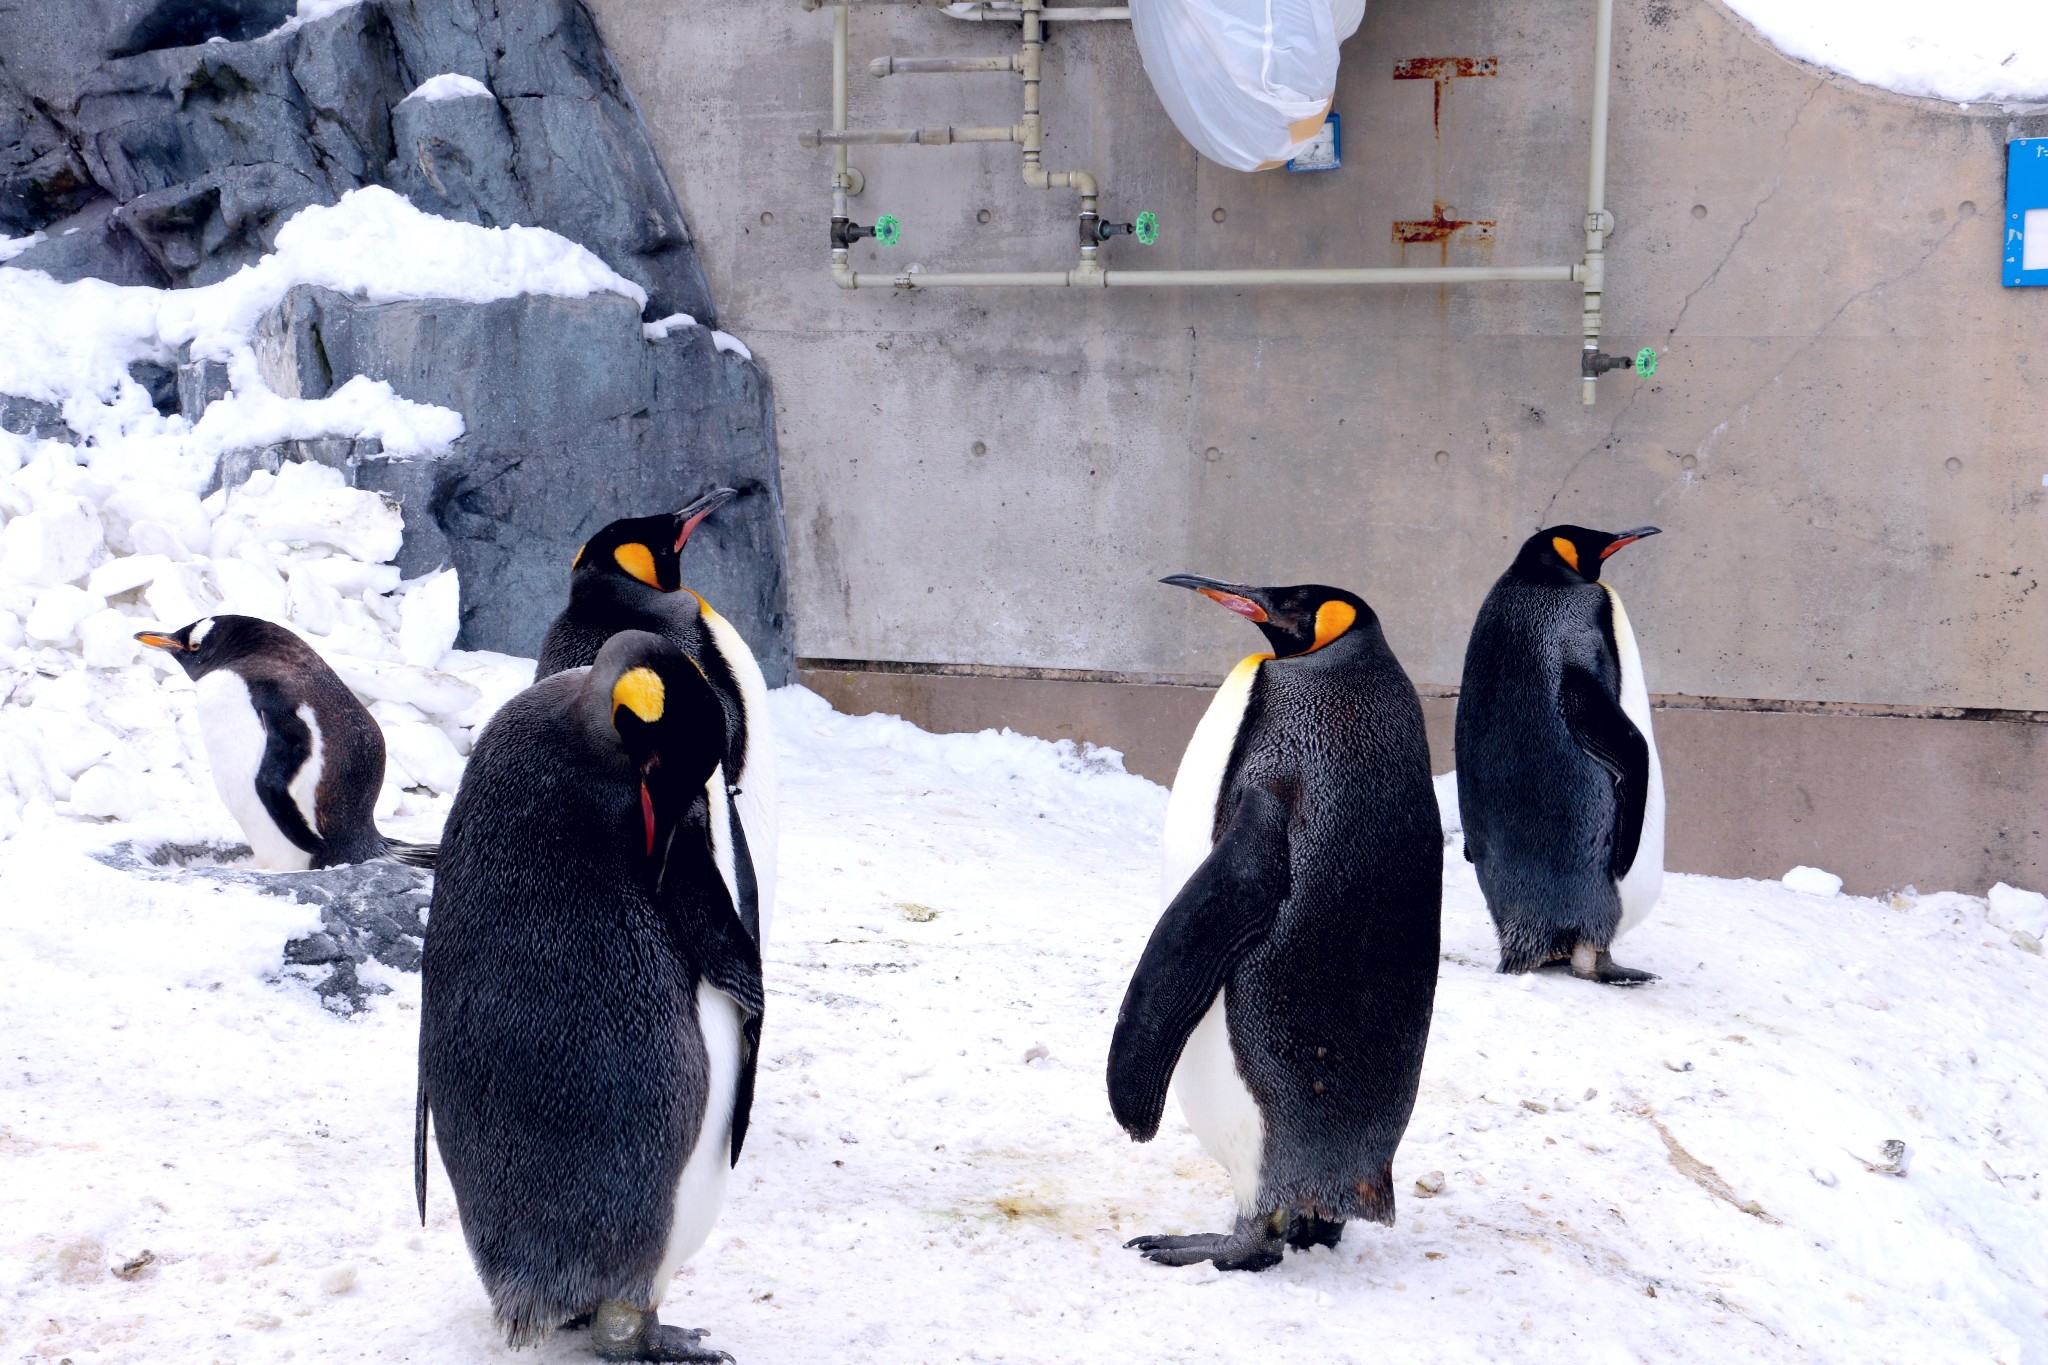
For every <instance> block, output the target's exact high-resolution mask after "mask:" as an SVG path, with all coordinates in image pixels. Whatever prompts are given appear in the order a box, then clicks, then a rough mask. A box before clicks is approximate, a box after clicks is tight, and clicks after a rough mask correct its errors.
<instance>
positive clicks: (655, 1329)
mask: <svg viewBox="0 0 2048 1365" xmlns="http://www.w3.org/2000/svg"><path fill="white" fill-rule="evenodd" d="M704 1331H705V1329H704V1328H702V1327H669V1326H667V1325H665V1324H664V1323H663V1322H662V1321H661V1319H660V1318H658V1317H656V1316H655V1315H654V1313H653V1312H652V1310H649V1309H645V1308H635V1307H633V1305H631V1304H629V1303H621V1302H619V1301H618V1300H616V1299H614V1300H611V1301H610V1302H607V1303H602V1304H599V1305H598V1308H597V1311H596V1312H595V1313H593V1314H591V1316H590V1344H591V1347H592V1349H594V1350H595V1351H596V1352H597V1354H598V1356H599V1357H600V1358H602V1359H604V1360H674V1361H697V1362H701V1363H702V1365H714V1362H723V1365H734V1362H733V1358H732V1357H731V1356H729V1355H727V1354H726V1353H725V1352H723V1351H714V1350H712V1349H711V1348H710V1347H709V1346H704V1345H700V1344H699V1343H701V1342H702V1341H703V1340H704Z"/></svg>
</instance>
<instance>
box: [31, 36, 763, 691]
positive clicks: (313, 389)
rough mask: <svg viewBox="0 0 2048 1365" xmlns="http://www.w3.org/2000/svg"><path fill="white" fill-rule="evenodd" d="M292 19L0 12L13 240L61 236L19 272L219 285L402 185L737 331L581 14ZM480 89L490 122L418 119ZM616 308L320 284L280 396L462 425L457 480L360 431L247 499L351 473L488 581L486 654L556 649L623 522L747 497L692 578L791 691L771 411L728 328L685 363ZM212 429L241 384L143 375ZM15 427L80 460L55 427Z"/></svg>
mask: <svg viewBox="0 0 2048 1365" xmlns="http://www.w3.org/2000/svg"><path fill="white" fill-rule="evenodd" d="M295 8H296V6H295V3H294V0H38V3H35V4H8V3H6V2H5V0H0V232H5V233H9V234H20V233H26V232H30V231H35V230H42V231H45V232H47V233H48V234H49V240H47V241H45V242H42V243H39V244H38V245H36V246H34V247H31V248H29V249H28V250H27V251H26V252H24V253H22V254H21V255H19V256H17V257H15V258H14V260H13V262H12V263H11V264H12V265H14V266H17V267H20V268H24V269H36V270H46V271H48V272H50V273H51V274H53V275H55V276H57V277H58V278H60V279H77V278H81V277H83V276H87V275H91V276H96V277H99V278H103V279H110V280H114V281H117V282H120V283H127V284H147V285H154V286H158V287H162V286H165V285H176V286H185V285H203V284H207V283H210V282H212V281H215V280H219V279H223V278H225V277H226V276H228V275H230V274H232V273H233V272H234V271H236V270H238V269H240V268H241V267H242V266H243V265H245V264H247V263H249V262H250V261H253V260H255V259H256V258H258V257H259V256H261V255H262V254H263V253H264V252H265V251H267V250H269V249H270V248H271V247H272V246H273V245H274V243H275V241H276V235H277V230H278V228H279V227H281V226H282V225H283V224H284V223H285V222H286V221H288V220H289V219H290V217H291V216H292V215H293V214H294V213H297V212H298V211H299V210H300V209H302V208H304V207H306V206H307V205H309V204H316V203H331V202H333V201H334V200H335V199H337V198H339V197H340V196H341V195H342V194H344V193H346V192H348V191H349V190H351V189H354V188H356V187H358V186H361V185H365V184H371V183H382V184H388V185H390V186H391V187H392V188H394V189H396V190H398V191H399V192H400V193H402V194H405V195H406V196H407V197H408V198H410V199H411V200H412V202H413V203H414V204H415V205H417V206H418V207H420V208H421V209H423V210H425V211H428V212H431V213H436V214H440V215H442V216H445V217H449V218H455V219H460V220H462V221H465V222H471V223H477V224H480V225H483V226H487V227H499V226H507V225H511V224H527V225H533V226H539V227H546V228H550V229H552V230H554V231H556V232H559V233H561V234H562V235H563V236H565V237H568V238H570V239H571V240H573V241H576V242H579V243H581V244H582V245H584V246H586V247H588V248H589V249H591V250H592V251H594V252H595V253H596V254H597V255H599V256H600V257H602V258H603V259H604V260H605V262H606V263H607V264H609V265H610V266H611V267H612V268H613V269H615V270H617V271H618V272H619V273H620V274H622V275H625V276H627V277H628V278H630V279H632V280H634V281H636V282H637V283H639V284H640V285H641V286H642V287H643V288H645V289H646V290H647V293H648V304H647V307H646V310H645V313H644V316H645V317H648V318H658V317H664V316H667V315H669V314H671V313H677V312H682V313H689V314H691V315H693V316H694V317H696V318H698V319H699V320H700V321H702V322H703V323H704V324H705V325H706V327H709V326H713V325H715V324H716V312H715V310H714V308H713V306H712V301H711V297H710V294H709V291H708V289H707V287H706V285H705V282H704V276H703V272H702V270H701V269H700V267H699V265H698V262H697V257H696V253H695V250H694V248H693V246H692V245H691V241H690V235H689V230H688V228H687V227H686V226H685V225H684V222H683V216H682V211H681V209H680V207H679V206H678V204H677V202H676V197H675V194H674V192H673V191H672V190H671V188H670V186H669V183H668V179H667V177H666V175H665V174H664V173H663V171H662V168H661V166H660V164H659V163H658V162H657V161H656V159H655V156H654V151H653V148H652V145H651V144H650V143H649V141H648V138H647V134H646V130H645V128H644V127H643V126H642V125H641V122H640V118H639V114H638V113H637V111H636V110H635V108H634V106H633V103H632V97H631V96H630V94H628V92H627V91H626V88H625V85H624V83H623V81H622V80H621V78H620V76H619V73H618V69H617V67H616V66H615V65H614V64H613V62H612V60H611V57H610V55H609V54H608V53H607V52H606V51H605V48H604V45H603V42H602V40H601V39H600V38H599V36H598V33H597V29H596V25H595V23H594V22H593V21H592V19H591V16H590V13H589V11H588V10H587V9H586V8H585V7H584V5H583V4H582V3H581V0H364V2H363V3H361V4H358V5H354V6H352V7H350V8H347V9H344V10H342V11H340V12H338V13H335V14H332V15H330V16H328V17H327V18H325V19H320V20H316V21H314V22H312V23H308V24H304V25H296V24H294V25H290V26H287V25H286V20H287V18H288V17H289V16H290V14H291V13H292V12H293V10H294V9H295ZM451 73H452V74H457V75H463V76H468V77H470V78H472V79H474V80H476V81H479V82H481V83H482V84H483V85H484V86H485V87H487V88H488V89H489V90H490V91H491V93H492V96H493V97H492V98H488V99H486V98H482V97H472V98H458V99H444V100H426V99H408V98H407V95H408V94H409V93H410V92H411V91H413V90H415V89H417V88H418V87H419V86H420V85H421V84H422V83H424V82H425V81H427V80H428V79H430V78H432V77H434V76H437V75H443V74H451ZM642 317H643V313H642V311H641V310H640V309H638V308H636V307H635V306H634V305H633V304H632V302H631V301H630V300H628V299H625V298H623V297H621V296H619V295H616V294H601V295H596V296H593V297H591V298H587V299H574V300H571V299H555V298H537V297H528V298H517V299H508V300H504V301H501V302H497V303H489V304H481V305H479V304H469V303H461V302H456V301H453V300H438V299H437V300H422V301H415V302H408V303H391V304H368V303H364V302H361V301H359V300H353V299H349V298H345V297H342V296H340V295H337V294H332V293H329V292H327V291H324V290H317V289H299V290H295V291H293V294H292V295H291V297H289V298H288V299H286V300H285V302H284V303H283V304H282V305H281V306H280V307H279V308H278V309H276V310H275V311H274V312H273V313H272V314H271V316H269V317H268V318H266V319H265V320H264V322H263V325H262V329H261V333H260V335H259V337H258V352H259V356H260V357H261V359H262V362H263V368H264V371H265V375H266V378H267V379H268V381H269V382H270V384H271V385H272V386H273V387H274V388H276V389H277V391H278V392H280V393H282V394H285V395H286V396H289V397H307V398H318V397H323V396H325V395H326V394H328V393H330V392H332V391H333V390H334V389H335V388H337V387H339V386H340V385H341V384H343V383H345V382H347V380H348V379H349V378H350V377H351V376H354V375H358V374H363V375H368V376H370V377H372V378H374V379H380V380H385V381H387V382H389V383H390V384H391V386H392V387H393V388H394V389H396V390H397V391H398V392H399V393H400V394H402V395H404V396H405V397H407V398H411V399H415V400H417V401H420V402H427V403H436V404H440V405H442V406H445V407H451V408H454V409H456V410H457V411H459V412H460V413H462V415H463V419H464V421H465V423H466V424H467V427H468V432H467V434H466V435H465V436H464V437H463V438H462V440H461V441H459V442H458V443H457V444H456V447H455V449H454V450H453V451H452V452H451V453H449V454H447V455H445V456H443V457H440V458H438V459H404V458H401V457H398V456H395V455H390V454H387V453H386V452H384V451H383V450H382V448H381V447H379V446H378V445H377V443H376V442H374V441H362V440H354V439H351V438H350V437H349V436H348V435H346V434H337V435H336V436H334V437H331V438H326V439H320V440H312V441H294V442H288V443H285V444H284V445H280V446H274V447H270V448H267V449H264V450H253V451H235V452H231V453H230V454H229V455H227V456H226V457H225V458H224V459H223V460H222V462H221V468H220V470H219V478H220V479H221V480H224V481H227V482H230V483H232V482H238V481H239V480H241V479H244V478H246V477H247V476H248V474H249V472H250V471H251V470H253V469H257V468H268V469H276V468H277V467H278V466H279V465H280V464H281V463H282V462H283V461H285V460H315V461H318V462H320V463H324V464H329V465H332V466H333V467H335V468H337V469H340V470H342V471H343V472H344V473H345V474H347V475H348V477H349V479H350V481H351V482H352V483H353V484H354V485H355V486H357V487H359V488H370V489H375V490H377V491H380V492H384V493H388V494H390V495H391V496H392V497H394V498H395V499H397V500H398V502H399V504H400V505H401V507H402V508H403V510H404V515H405V529H406V535H405V548H404V550H403V551H402V552H401V556H400V560H399V564H400V567H401V569H402V570H403V571H404V572H405V573H406V574H407V575H408V576H413V575H417V574H419V573H424V572H427V571H429V570H431V569H435V568H438V567H441V566H443V565H447V564H453V565H455V566H456V567H457V568H459V569H460V570H461V573H462V583H463V599H464V600H463V605H462V636H461V643H462V644H463V645H464V646H465V647H467V648H472V649H494V650H501V651H504V652H506V653H514V654H531V653H533V652H535V651H536V650H537V649H538V648H539V645H540V640H541V637H542V635H543V634H544V633H545V631H546V628H547V624H548V621H549V620H550V619H551V618H552V616H553V615H554V613H555V612H556V611H557V610H558V609H559V607H560V604H561V603H562V601H563V600H564V596H565V592H566V587H567V576H568V565H569V562H570V559H571V558H572V557H573V556H574V554H575V551H576V547H577V546H578V545H580V544H581V543H582V542H583V541H584V540H585V539H586V538H587V537H588V536H589V534H590V533H591V532H592V531H594V530H595V529H596V528H597V527H599V526H601V525H603V524H604V523H605V522H607V521H610V520H612V519H614V518H616V517H622V516H642V515H646V514H648V513H651V512H656V511H661V510H664V509H669V508H674V507H679V506H681V505H683V504H684V503H685V502H688V501H689V500H690V499H692V498H694V497H695V496H697V495H698V494H699V493H701V492H703V491H704V490H705V489H707V488H710V487H713V486H715V485H717V484H729V485H731V486H734V487H737V488H739V489H740V490H741V492H742V494H743V496H742V498H741V499H740V500H739V501H737V502H736V503H734V504H732V505H730V506H728V507H727V508H725V509H724V510H722V511H721V512H720V513H719V514H718V515H717V516H716V517H714V518H713V519H712V520H711V521H710V522H709V523H707V524H706V525H705V526H703V527H702V528H701V529H700V530H699V531H698V532H697V533H696V535H695V536H694V537H693V538H692V540H691V548H690V550H689V551H688V555H689V561H688V562H687V563H686V565H685V572H686V575H687V576H688V581H689V582H690V583H691V585H692V586H693V587H698V588H699V589H700V590H702V591H703V592H704V593H705V595H706V596H707V597H708V598H709V599H710V600H711V601H712V602H713V603H714V604H715V605H716V606H717V607H718V609H719V610H720V611H721V612H723V613H724V614H725V615H726V616H728V617H729V618H730V619H731V620H732V621H733V623H734V624H735V625H736V626H737V627H738V628H739V630H740V631H741V633H742V634H743V635H744V636H745V637H746V638H747V640H748V642H749V643H750V644H752V645H753V647H754V649H755V651H756V652H757V653H758V654H759V656H760V659H761V664H762V668H763V671H764V672H765V673H766V674H767V677H768V681H769V684H770V685H771V686H776V685H780V684H781V683H783V682H785V681H787V680H788V679H789V677H790V669H791V664H792V658H791V654H792V649H791V639H790V630H789V625H788V621H787V619H786V616H785V606H784V602H785V595H784V589H783V566H784V562H785V561H784V551H783V539H782V511H781V492H780V480H779V476H778V473H777V462H776V448H775V434H774V433H775V424H774V420H773V400H772V397H771V394H770V390H769V387H768V383H767V380H766V377H765V376H764V375H763V374H762V372H761V370H760V368H759V367H758V366H756V365H755V364H754V363H753V362H752V361H750V360H746V359H742V358H741V357H739V356H737V355H735V354H732V353H728V352H720V351H719V350H717V349H716V347H715V346H714V345H713V344H712V339H711V334H710V332H709V331H707V330H705V329H704V328H679V329H677V330H676V331H674V332H673V333H671V334H670V336H669V337H667V338H666V339H665V340H660V341H650V340H648V339H647V338H646V337H645V336H644V335H643V333H642V330H641V326H640V324H641V320H642ZM146 382H147V383H148V385H149V386H150V387H151V390H152V394H153V396H154V397H155V398H156V399H157V401H158V403H159V406H160V407H163V408H165V409H167V410H168V409H169V408H171V407H172V406H175V408H176V410H178V411H180V412H183V413H184V414H185V415H186V416H187V417H190V418H194V419H196V418H197V417H198V415H199V414H200V413H201V412H202V411H204V409H205V406H206V404H207V403H209V402H211V401H213V400H214V399H216V398H218V397H219V396H220V395H221V394H222V393H223V392H225V388H226V375H225V371H224V369H223V368H222V367H221V366H220V365H218V364H217V363H215V362H208V361H189V360H188V361H187V362H186V363H184V364H181V365H180V366H178V367H177V370H176V372H175V374H171V373H169V372H166V373H165V374H154V373H153V374H152V375H151V376H149V377H148V379H147V380H146ZM0 424H5V425H6V426H7V429H8V430H32V431H34V432H36V433H38V434H48V435H51V436H55V437H59V438H60V439H61V438H66V437H69V435H70V434H69V433H68V431H67V430H66V429H65V428H64V426H63V422H62V419H61V414H59V413H57V412H56V411H55V410H54V409H50V408H48V407H47V405H37V404H30V403H28V402H27V400H25V399H8V398H4V397H0Z"/></svg>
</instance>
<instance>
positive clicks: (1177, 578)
mask: <svg viewBox="0 0 2048 1365" xmlns="http://www.w3.org/2000/svg"><path fill="white" fill-rule="evenodd" d="M1159 581H1160V582H1161V583H1164V584H1166V585H1167V586H1169V587H1174V588H1193V589H1194V590H1195V591H1196V592H1198V593H1200V594H1202V596H1204V597H1206V598H1208V599H1209V600H1210V601H1211V602H1214V603H1216V604H1217V605H1218V606H1221V607H1224V608H1226V609H1228V610H1230V611H1234V612H1236V613H1237V614H1238V615H1239V616H1242V617H1244V618H1245V620H1247V621H1252V622H1258V623H1263V622H1264V621H1265V620H1266V609H1265V608H1264V607H1262V606H1260V605H1259V604H1258V603H1257V602H1255V601H1253V600H1252V598H1251V596H1250V594H1251V593H1254V592H1257V591H1258V589H1257V588H1248V587H1246V586H1244V585H1243V584H1242V583H1224V582H1220V581H1218V580H1216V579H1214V578H1204V577H1202V576H1201V575H1200V574H1193V573H1177V574H1168V575H1167V576H1166V577H1165V578H1162V579H1160V580H1159Z"/></svg>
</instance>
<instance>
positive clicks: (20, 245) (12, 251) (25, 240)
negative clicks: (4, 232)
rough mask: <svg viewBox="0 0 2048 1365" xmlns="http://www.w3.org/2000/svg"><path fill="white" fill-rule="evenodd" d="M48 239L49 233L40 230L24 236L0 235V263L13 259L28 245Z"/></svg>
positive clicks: (28, 246)
mask: <svg viewBox="0 0 2048 1365" xmlns="http://www.w3.org/2000/svg"><path fill="white" fill-rule="evenodd" d="M48 240H49V235H48V234H47V233H42V232H31V233H30V234H29V235H28V236H26V237H0V265H4V264H6V263H7V262H8V261H11V260H13V259H14V258H15V257H16V256H19V255H20V254H21V253H22V252H24V251H27V250H28V249H29V248H30V247H32V246H36V245H39V244H41V243H43V242H46V241H48Z"/></svg>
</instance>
